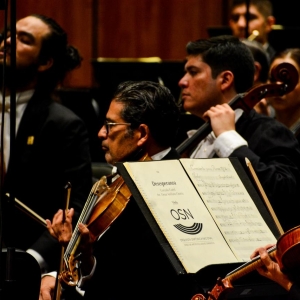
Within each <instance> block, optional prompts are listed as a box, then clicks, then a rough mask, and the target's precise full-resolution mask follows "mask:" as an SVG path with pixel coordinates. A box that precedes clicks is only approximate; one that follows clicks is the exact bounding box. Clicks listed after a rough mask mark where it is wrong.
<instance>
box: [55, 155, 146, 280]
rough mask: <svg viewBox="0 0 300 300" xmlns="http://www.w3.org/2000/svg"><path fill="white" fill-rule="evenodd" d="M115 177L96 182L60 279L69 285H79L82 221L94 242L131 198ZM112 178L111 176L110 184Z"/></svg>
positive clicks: (73, 238)
mask: <svg viewBox="0 0 300 300" xmlns="http://www.w3.org/2000/svg"><path fill="white" fill-rule="evenodd" d="M146 160H151V158H150V157H149V156H148V154H144V155H143V156H142V158H141V159H140V161H146ZM111 177H112V175H110V178H109V176H103V177H101V179H100V180H99V181H98V182H96V183H95V184H94V186H93V188H92V190H91V192H90V194H89V197H88V199H87V201H86V203H85V205H84V208H83V210H82V213H81V215H80V217H79V220H78V222H77V224H76V227H75V229H74V231H73V233H72V237H71V239H70V242H69V243H68V246H67V248H66V250H65V253H64V270H63V271H62V272H61V273H60V274H59V276H58V279H59V280H60V282H61V283H63V284H65V285H67V286H76V285H77V283H78V280H79V275H78V269H79V265H80V261H79V258H80V253H77V249H78V246H79V245H80V240H81V235H80V232H79V229H78V224H79V223H83V224H87V228H88V229H89V231H90V237H91V238H92V242H95V241H97V239H98V238H99V236H100V235H101V234H103V233H104V232H105V231H106V230H107V229H108V228H109V227H110V226H111V224H112V223H113V222H114V221H115V220H116V219H117V218H118V217H119V216H120V214H121V213H122V212H123V211H124V209H125V207H126V206H127V204H128V202H129V200H130V197H131V192H130V190H129V188H128V186H127V185H126V184H125V181H124V179H123V178H122V177H121V176H119V175H118V174H116V175H113V177H112V178H111ZM108 179H110V180H111V183H110V184H108Z"/></svg>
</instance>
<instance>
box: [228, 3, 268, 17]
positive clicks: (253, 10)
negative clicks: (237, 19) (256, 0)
mask: <svg viewBox="0 0 300 300" xmlns="http://www.w3.org/2000/svg"><path fill="white" fill-rule="evenodd" d="M246 12H247V6H246V4H241V5H238V6H236V7H234V8H233V10H232V12H231V14H232V15H235V14H237V15H245V14H246ZM249 13H250V14H252V15H256V16H259V17H263V15H262V14H261V13H260V12H259V10H258V9H257V7H256V6H255V5H252V4H250V6H249Z"/></svg>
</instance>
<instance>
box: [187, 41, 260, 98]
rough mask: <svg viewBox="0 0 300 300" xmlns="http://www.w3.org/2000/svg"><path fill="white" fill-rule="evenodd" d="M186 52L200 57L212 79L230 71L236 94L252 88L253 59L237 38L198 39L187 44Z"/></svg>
mask: <svg viewBox="0 0 300 300" xmlns="http://www.w3.org/2000/svg"><path fill="white" fill-rule="evenodd" d="M186 51H187V54H188V55H192V56H198V55H201V57H202V60H203V61H204V62H205V63H206V64H208V65H209V66H210V68H211V70H212V76H213V78H216V77H217V76H218V75H219V74H220V73H221V72H223V71H226V70H229V71H231V72H232V73H233V75H234V86H235V90H236V92H237V93H244V92H246V91H247V90H248V89H250V88H251V87H252V86H253V80H254V72H255V66H254V59H253V56H252V54H251V52H250V50H249V48H248V47H247V46H246V45H245V44H243V43H242V42H241V41H240V40H239V39H238V38H237V37H234V36H231V35H222V36H216V37H212V38H209V39H199V40H196V41H192V42H189V43H188V44H187V46H186Z"/></svg>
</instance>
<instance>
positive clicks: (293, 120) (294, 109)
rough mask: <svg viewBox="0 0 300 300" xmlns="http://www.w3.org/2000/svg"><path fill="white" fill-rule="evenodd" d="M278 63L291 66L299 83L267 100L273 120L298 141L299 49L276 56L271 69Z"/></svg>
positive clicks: (290, 49)
mask: <svg viewBox="0 0 300 300" xmlns="http://www.w3.org/2000/svg"><path fill="white" fill-rule="evenodd" d="M279 63H290V64H292V65H293V66H294V67H295V68H296V70H297V72H298V74H299V81H298V83H297V85H296V87H295V88H294V89H293V90H292V91H291V92H289V93H287V94H285V95H274V97H268V98H267V100H268V102H269V103H270V105H271V106H272V107H273V109H274V111H275V118H276V120H278V121H279V122H281V123H282V124H284V125H285V126H287V127H288V128H289V129H290V130H291V131H292V132H293V133H295V134H297V138H298V141H300V134H299V132H297V131H299V128H300V48H288V49H285V50H283V51H281V52H280V53H278V54H276V55H275V57H274V60H273V61H272V63H271V69H272V68H273V67H274V66H276V65H278V64H279Z"/></svg>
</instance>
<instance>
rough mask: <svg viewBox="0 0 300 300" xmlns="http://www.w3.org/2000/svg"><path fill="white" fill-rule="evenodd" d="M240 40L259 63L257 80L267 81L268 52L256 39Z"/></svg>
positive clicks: (268, 67)
mask: <svg viewBox="0 0 300 300" xmlns="http://www.w3.org/2000/svg"><path fill="white" fill-rule="evenodd" d="M242 42H243V43H244V44H245V45H246V46H247V47H248V48H249V49H250V51H251V53H252V55H253V58H254V60H255V61H257V62H259V63H260V65H261V71H260V74H259V78H258V80H259V81H260V82H267V80H268V78H269V69H270V57H269V53H268V52H267V51H266V50H265V48H264V47H263V46H262V44H261V43H259V42H257V41H249V40H247V39H244V40H242Z"/></svg>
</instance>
